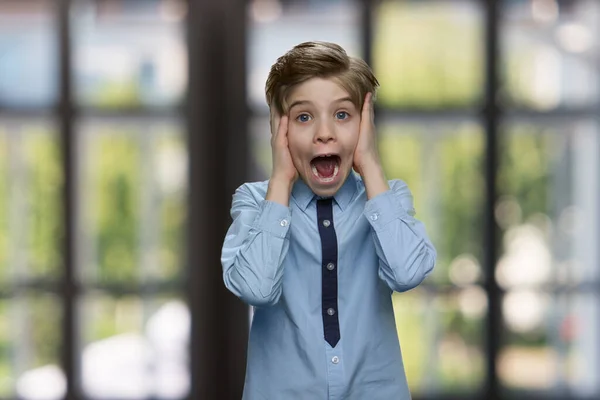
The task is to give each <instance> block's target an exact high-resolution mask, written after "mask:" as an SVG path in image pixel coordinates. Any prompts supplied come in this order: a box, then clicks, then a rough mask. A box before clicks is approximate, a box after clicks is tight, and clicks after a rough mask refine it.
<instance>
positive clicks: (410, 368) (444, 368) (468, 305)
mask: <svg viewBox="0 0 600 400" xmlns="http://www.w3.org/2000/svg"><path fill="white" fill-rule="evenodd" d="M394 311H395V314H396V326H397V328H398V336H399V338H400V345H401V347H402V355H403V359H404V364H405V369H406V374H407V379H408V383H409V386H410V388H411V392H412V393H413V394H415V395H421V396H423V395H432V394H436V393H440V392H444V393H448V392H459V393H460V392H475V391H477V390H478V389H479V388H480V386H481V384H482V383H483V379H484V377H485V368H484V362H485V356H484V353H483V347H482V346H483V341H482V335H481V332H482V331H483V322H484V319H485V316H486V313H487V297H486V294H485V291H484V290H483V289H481V288H480V287H478V286H468V287H464V288H463V289H460V290H456V291H453V292H450V293H449V294H444V295H436V296H431V294H430V293H427V292H426V291H425V290H424V289H422V288H417V289H414V290H411V291H409V292H405V293H395V294H394Z"/></svg>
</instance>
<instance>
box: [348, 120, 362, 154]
mask: <svg viewBox="0 0 600 400" xmlns="http://www.w3.org/2000/svg"><path fill="white" fill-rule="evenodd" d="M358 136H359V125H358V124H350V125H348V127H347V129H346V130H345V132H344V137H345V138H346V140H345V146H344V147H346V149H347V150H349V151H350V150H352V151H354V149H355V148H356V145H357V144H358Z"/></svg>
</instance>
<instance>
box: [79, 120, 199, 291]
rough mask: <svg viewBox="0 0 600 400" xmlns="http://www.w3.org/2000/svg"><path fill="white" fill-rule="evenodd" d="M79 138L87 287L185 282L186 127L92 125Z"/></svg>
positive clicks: (81, 246) (147, 123) (164, 123)
mask: <svg viewBox="0 0 600 400" xmlns="http://www.w3.org/2000/svg"><path fill="white" fill-rule="evenodd" d="M80 138H81V141H80V149H79V154H80V160H81V161H80V164H81V172H80V181H79V183H78V191H79V194H78V195H79V200H80V211H81V218H80V223H81V228H80V232H81V235H80V237H79V243H78V246H79V256H80V260H79V265H80V266H81V268H82V270H81V272H82V275H83V277H84V279H86V280H92V281H94V280H97V281H100V282H120V283H133V282H140V283H143V282H148V281H156V280H170V279H177V278H180V273H181V271H182V265H183V259H182V255H183V253H184V251H183V248H182V246H183V243H184V238H183V234H184V226H183V223H184V221H185V213H186V207H185V198H186V187H187V186H186V185H187V153H186V149H185V145H184V142H183V136H182V131H181V128H180V126H178V125H177V124H176V123H174V122H171V121H157V120H127V121H124V120H121V121H112V122H111V121H93V120H87V121H86V122H85V123H84V124H83V125H82V126H81V135H80Z"/></svg>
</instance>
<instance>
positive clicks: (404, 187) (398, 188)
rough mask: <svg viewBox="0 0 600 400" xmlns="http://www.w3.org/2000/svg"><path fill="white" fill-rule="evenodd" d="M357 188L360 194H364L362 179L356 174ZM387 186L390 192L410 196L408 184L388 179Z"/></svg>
mask: <svg viewBox="0 0 600 400" xmlns="http://www.w3.org/2000/svg"><path fill="white" fill-rule="evenodd" d="M356 181H357V186H358V189H359V191H360V192H365V191H366V188H365V182H364V181H363V179H362V177H361V176H360V175H358V174H356ZM388 185H389V186H390V190H391V191H392V192H395V193H402V192H405V193H408V194H410V189H409V188H408V184H407V183H406V182H404V181H403V180H401V179H389V180H388Z"/></svg>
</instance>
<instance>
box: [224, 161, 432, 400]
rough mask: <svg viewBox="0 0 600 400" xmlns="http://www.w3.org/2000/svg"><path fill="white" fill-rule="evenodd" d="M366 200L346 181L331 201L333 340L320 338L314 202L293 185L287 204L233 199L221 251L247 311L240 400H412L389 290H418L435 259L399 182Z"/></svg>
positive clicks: (243, 193)
mask: <svg viewBox="0 0 600 400" xmlns="http://www.w3.org/2000/svg"><path fill="white" fill-rule="evenodd" d="M389 184H390V190H389V191H387V192H385V193H382V194H380V195H378V196H376V197H374V198H373V199H371V200H367V194H366V191H365V186H364V183H363V181H362V180H361V178H360V177H359V176H358V175H356V174H355V173H353V172H352V173H351V174H350V176H349V177H348V179H347V180H346V182H344V185H343V186H342V187H341V188H340V190H339V191H338V193H337V194H336V195H335V196H334V202H333V224H332V227H333V226H334V227H335V233H336V236H337V246H338V260H337V265H336V266H335V268H336V269H335V271H337V288H338V290H337V293H338V297H337V307H338V309H337V310H336V311H337V313H336V314H337V320H339V333H340V339H339V342H337V344H336V345H335V347H332V346H331V345H330V344H329V343H328V342H327V341H325V339H324V333H323V330H324V322H323V321H324V316H323V315H322V303H321V301H322V287H321V283H322V282H321V280H322V273H323V270H322V263H321V262H322V248H321V240H320V236H319V230H318V225H317V208H316V200H317V197H316V196H315V195H314V193H313V192H312V191H311V190H310V188H309V187H308V186H307V185H306V184H305V183H304V182H302V181H301V180H298V181H297V182H296V183H295V185H294V188H293V190H292V196H291V199H290V204H289V207H285V206H283V205H281V204H278V203H275V202H271V201H267V200H265V196H266V191H267V186H268V182H267V181H266V182H257V183H246V184H244V185H242V186H240V187H239V188H238V189H237V191H236V193H235V194H234V196H233V204H232V208H231V216H232V218H233V223H232V225H231V227H230V228H229V230H228V232H227V235H226V237H225V241H224V244H223V250H222V258H221V262H222V266H223V279H224V282H225V286H226V287H227V288H228V289H229V290H230V291H231V292H232V293H234V294H235V295H236V296H238V297H239V298H241V299H242V300H243V301H245V302H246V303H248V304H250V305H253V306H255V308H254V315H253V319H252V327H251V330H250V338H249V344H248V362H247V369H246V380H245V386H244V397H243V398H244V399H246V400H262V399H268V400H288V399H290V400H291V399H319V400H320V399H351V400H353V399H357V400H362V399H369V400H377V399H382V400H390V399H400V400H407V399H410V393H409V390H408V385H407V381H406V376H405V372H404V365H403V362H402V355H401V351H400V345H399V342H398V336H397V331H396V325H395V319H394V311H393V307H392V298H391V295H392V291H398V292H403V291H407V290H409V289H412V288H414V287H415V286H417V285H419V284H420V283H421V282H422V281H423V279H424V278H425V277H426V276H427V275H428V274H429V273H430V272H431V271H432V269H433V267H434V264H435V260H436V251H435V249H434V247H433V245H432V244H431V242H430V240H429V239H428V237H427V234H426V232H425V228H424V226H423V224H422V223H421V222H419V221H418V220H417V219H415V217H414V215H415V210H414V207H413V198H412V195H411V193H410V190H409V189H408V186H407V185H406V184H405V183H404V182H402V181H400V180H392V181H390V182H389Z"/></svg>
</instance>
